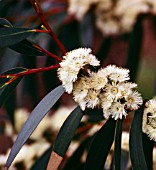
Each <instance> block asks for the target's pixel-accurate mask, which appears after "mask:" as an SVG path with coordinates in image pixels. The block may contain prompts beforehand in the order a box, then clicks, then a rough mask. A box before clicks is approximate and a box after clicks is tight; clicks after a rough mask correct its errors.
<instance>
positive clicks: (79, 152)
mask: <svg viewBox="0 0 156 170" xmlns="http://www.w3.org/2000/svg"><path fill="white" fill-rule="evenodd" d="M91 139H92V136H91V137H88V138H86V139H84V141H83V142H82V143H81V144H80V146H79V147H78V148H77V149H76V151H75V152H74V153H73V155H72V156H71V157H70V158H69V159H68V160H67V163H66V164H65V167H64V170H73V169H74V170H76V169H80V168H79V167H80V166H82V165H81V164H82V163H83V162H82V160H81V159H82V156H83V154H84V152H85V151H86V150H88V146H89V143H90V141H91ZM83 169H84V168H83Z"/></svg>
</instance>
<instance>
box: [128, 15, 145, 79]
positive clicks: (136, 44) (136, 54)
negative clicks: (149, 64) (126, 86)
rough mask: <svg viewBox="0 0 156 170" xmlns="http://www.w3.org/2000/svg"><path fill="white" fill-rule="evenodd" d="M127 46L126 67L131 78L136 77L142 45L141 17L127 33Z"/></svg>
mask: <svg viewBox="0 0 156 170" xmlns="http://www.w3.org/2000/svg"><path fill="white" fill-rule="evenodd" d="M129 36H130V37H129V47H128V59H127V66H126V67H127V68H128V69H130V77H131V80H132V81H134V80H135V79H136V74H137V71H138V66H139V60H140V52H141V45H142V37H143V29H142V17H140V18H139V19H138V20H137V23H136V25H135V27H134V29H133V31H132V33H131V34H130V35H129Z"/></svg>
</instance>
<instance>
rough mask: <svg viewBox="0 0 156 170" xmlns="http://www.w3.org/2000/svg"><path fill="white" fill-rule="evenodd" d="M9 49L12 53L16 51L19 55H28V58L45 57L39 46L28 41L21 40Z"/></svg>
mask: <svg viewBox="0 0 156 170" xmlns="http://www.w3.org/2000/svg"><path fill="white" fill-rule="evenodd" d="M9 48H11V49H12V50H14V51H17V52H19V53H21V54H25V55H30V56H39V55H40V56H42V55H45V54H44V53H43V52H42V51H41V50H40V46H38V45H37V44H35V43H33V42H31V41H28V40H23V41H21V42H20V43H18V44H15V45H12V46H10V47H9Z"/></svg>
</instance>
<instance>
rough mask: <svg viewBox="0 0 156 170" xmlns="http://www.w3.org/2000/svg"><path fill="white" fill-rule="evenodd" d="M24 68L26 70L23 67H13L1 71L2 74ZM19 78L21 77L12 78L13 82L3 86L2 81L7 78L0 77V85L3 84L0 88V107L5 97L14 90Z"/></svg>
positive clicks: (18, 71) (23, 69) (19, 70)
mask: <svg viewBox="0 0 156 170" xmlns="http://www.w3.org/2000/svg"><path fill="white" fill-rule="evenodd" d="M25 70H26V69H25V68H14V69H12V70H8V71H6V72H5V73H3V75H5V74H15V73H20V72H23V71H25ZM21 79H22V77H19V78H17V79H16V80H14V81H13V82H11V83H10V84H8V85H5V86H3V85H4V83H6V82H7V81H8V80H9V79H7V78H4V79H0V85H1V86H3V87H1V88H0V107H1V106H2V104H3V103H4V102H5V101H6V99H7V98H8V96H9V95H10V93H11V92H12V91H13V90H14V88H15V87H16V86H17V85H18V83H19V82H20V81H21Z"/></svg>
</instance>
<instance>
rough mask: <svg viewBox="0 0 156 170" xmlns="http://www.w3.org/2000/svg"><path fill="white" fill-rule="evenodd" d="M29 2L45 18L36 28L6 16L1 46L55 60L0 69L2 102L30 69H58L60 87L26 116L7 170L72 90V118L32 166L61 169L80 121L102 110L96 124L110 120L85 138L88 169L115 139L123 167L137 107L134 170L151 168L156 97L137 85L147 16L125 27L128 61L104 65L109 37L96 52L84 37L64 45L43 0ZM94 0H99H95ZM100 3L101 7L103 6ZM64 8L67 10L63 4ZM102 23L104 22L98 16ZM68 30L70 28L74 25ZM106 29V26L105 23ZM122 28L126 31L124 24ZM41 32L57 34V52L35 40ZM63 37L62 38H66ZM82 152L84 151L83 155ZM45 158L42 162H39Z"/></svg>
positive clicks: (97, 165) (96, 168) (116, 164)
mask: <svg viewBox="0 0 156 170" xmlns="http://www.w3.org/2000/svg"><path fill="white" fill-rule="evenodd" d="M28 2H29V3H30V4H31V6H32V7H33V9H34V10H35V12H36V14H37V16H38V19H40V23H39V24H38V25H37V26H36V27H35V28H23V27H17V26H14V25H12V24H11V22H10V21H9V20H7V19H5V18H0V47H1V48H2V49H4V48H5V47H8V48H10V49H12V50H14V51H17V52H18V53H22V54H24V55H26V56H46V57H47V58H50V59H53V61H54V63H53V64H52V65H50V66H45V67H41V68H33V69H32V68H31V69H29V68H25V67H13V68H12V69H9V70H6V71H5V72H3V73H2V74H1V75H0V85H1V89H0V106H2V105H3V104H4V103H5V101H6V99H7V98H8V96H9V95H10V94H11V92H12V91H13V90H14V89H15V88H16V86H17V85H18V83H19V82H20V81H21V80H22V78H23V77H25V76H27V75H32V74H37V73H41V72H42V73H43V72H46V71H51V70H54V69H55V70H56V74H55V77H54V78H55V79H57V80H58V81H57V87H56V86H55V88H53V89H51V91H50V92H49V93H48V94H47V95H46V96H45V97H43V99H42V100H41V101H40V102H39V103H38V104H37V106H36V107H35V108H34V109H33V111H32V112H31V114H30V116H29V118H28V119H27V121H26V122H25V124H24V126H23V128H22V130H21V131H20V133H19V134H18V136H17V138H16V140H15V142H14V144H13V146H12V149H11V151H10V154H9V156H8V159H7V162H6V165H5V170H7V169H9V167H10V166H11V164H12V162H13V161H14V159H15V157H16V155H17V154H18V152H19V151H20V149H21V148H22V146H23V145H24V144H25V143H26V141H27V140H28V138H29V137H30V135H31V134H32V133H33V131H34V130H35V129H36V127H37V126H38V124H39V123H40V122H41V121H42V119H43V118H44V116H45V115H46V114H47V113H48V112H49V111H50V109H51V108H52V107H53V106H54V105H55V103H57V102H58V100H59V99H60V98H61V96H62V95H63V94H64V93H68V94H70V95H71V96H72V97H73V100H74V101H75V102H76V103H77V106H76V107H75V109H74V110H73V111H72V112H71V113H70V115H69V116H68V117H67V119H66V120H64V123H63V125H62V127H61V128H60V130H59V132H58V135H57V137H56V139H55V141H54V144H53V145H52V149H50V150H48V151H47V152H46V153H45V154H44V155H43V156H42V157H41V159H40V161H37V162H36V164H35V165H34V167H32V170H35V169H47V170H56V169H58V168H59V166H60V164H61V162H62V160H63V158H64V157H65V155H66V152H67V150H68V148H69V145H70V143H71V141H72V140H73V138H74V136H75V134H76V132H77V130H78V128H79V127H80V124H81V120H82V118H83V117H84V116H85V115H88V116H90V114H89V113H90V112H91V111H93V112H94V111H95V112H96V114H99V115H102V118H101V119H100V120H99V121H97V122H96V123H97V124H99V122H101V121H102V120H105V123H103V124H102V126H101V128H100V130H98V131H97V132H96V133H95V134H94V135H92V136H90V137H88V138H86V139H84V141H83V142H87V145H85V147H84V148H83V149H87V157H86V160H85V163H84V165H83V169H85V170H103V169H104V166H105V162H106V159H107V156H108V154H109V151H110V149H111V146H112V144H113V142H114V154H113V160H112V166H113V168H114V169H116V170H120V169H121V167H122V156H121V155H122V154H121V139H122V124H123V122H124V120H125V119H126V117H127V115H129V114H132V113H134V118H133V121H132V123H131V128H130V132H129V133H130V139H129V151H130V160H131V166H132V169H134V170H147V169H150V168H151V167H152V150H151V149H150V148H149V149H148V145H151V143H150V142H151V141H150V139H151V140H156V137H155V112H156V109H155V108H156V101H155V98H154V99H152V100H149V101H147V100H145V99H143V97H142V95H141V93H139V92H138V90H137V88H138V85H137V83H135V82H134V81H135V76H136V73H137V68H138V63H139V53H140V50H139V47H140V43H141V39H142V18H138V21H137V23H136V24H135V26H134V29H133V31H132V30H129V29H128V30H127V29H126V31H131V33H130V34H128V35H125V36H128V38H129V50H128V59H127V64H126V65H125V67H124V68H123V67H121V66H117V65H115V64H114V63H111V64H110V65H108V64H107V66H105V65H104V60H105V58H106V56H107V48H108V44H109V41H110V39H109V38H108V39H106V40H105V41H104V42H102V43H101V44H100V48H99V50H98V52H97V53H96V54H95V52H94V51H95V50H93V49H92V47H88V46H87V45H86V46H84V45H83V47H82V45H81V44H79V43H78V44H77V45H76V46H75V47H73V46H71V47H68V46H69V45H70V43H67V44H65V45H63V42H65V41H64V40H63V38H62V37H64V36H65V34H64V35H63V36H62V37H60V35H57V34H55V31H53V27H55V25H52V26H51V25H50V24H49V23H48V22H47V20H46V17H45V15H44V12H42V9H41V7H42V6H41V5H40V2H39V1H38V0H30V1H28ZM56 3H57V2H56ZM58 3H60V4H61V3H62V2H61V1H59V2H58ZM63 3H65V2H63ZM92 3H93V4H94V3H95V2H92ZM114 3H115V2H114ZM30 4H29V5H30ZM94 5H95V4H94ZM71 8H72V5H71V6H70V10H71ZM97 8H100V7H99V6H98V7H97ZM60 9H61V10H62V6H61V5H60ZM141 9H142V8H141ZM71 11H72V10H71ZM141 11H142V10H141ZM77 13H79V11H77ZM97 13H98V16H99V15H101V14H100V10H99V11H98V12H97ZM72 15H73V13H72ZM79 15H80V13H79ZM79 15H78V16H77V17H78V18H79V19H80V18H82V17H83V15H84V14H82V16H79ZM118 15H119V14H118ZM72 17H73V16H66V18H65V19H64V23H65V24H64V25H63V27H65V28H66V27H68V24H67V23H68V22H69V21H70V20H72V19H73V18H72ZM97 22H98V21H97ZM107 22H108V20H107ZM98 26H99V27H100V24H99V22H98ZM138 31H139V33H138ZM56 32H57V31H56ZM67 32H68V33H69V30H68V31H67ZM103 32H104V33H106V32H107V31H106V28H105V29H104V31H103ZM121 32H122V33H123V32H124V29H123V28H122V31H121ZM41 34H46V35H48V36H49V37H50V38H51V39H52V40H53V42H52V43H53V44H52V45H54V47H56V48H57V49H58V51H59V52H57V54H55V52H56V51H54V52H51V51H50V50H47V49H45V48H43V47H41V46H40V45H39V44H38V43H37V42H33V41H32V39H33V38H32V39H31V37H35V36H36V37H39V36H40V35H41ZM126 34H127V33H126ZM70 36H71V37H72V35H70V33H69V35H68V37H66V38H69V39H70ZM75 36H76V34H75ZM136 36H137V39H136V41H135V39H134V37H136ZM30 39H31V40H30ZM60 39H62V41H61V40H60ZM66 41H67V40H66ZM75 41H76V40H75ZM66 46H67V47H66ZM71 48H72V49H71ZM69 49H70V50H69ZM134 55H135V56H136V57H135V56H134ZM48 81H53V80H48ZM142 117H143V123H142ZM142 129H143V132H144V133H147V135H148V136H149V137H150V139H148V138H146V137H147V136H144V135H145V134H143V132H142ZM145 138H146V142H145ZM88 141H89V142H88ZM82 144H83V143H82ZM80 147H81V145H80ZM80 147H79V148H80ZM79 148H78V149H79ZM145 148H146V149H145ZM28 156H29V155H28ZM81 156H82V154H81V155H80V157H81ZM45 159H46V161H45ZM47 160H48V161H47ZM71 160H72V157H71ZM41 162H42V165H41V166H42V167H41V166H40V163H41Z"/></svg>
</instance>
